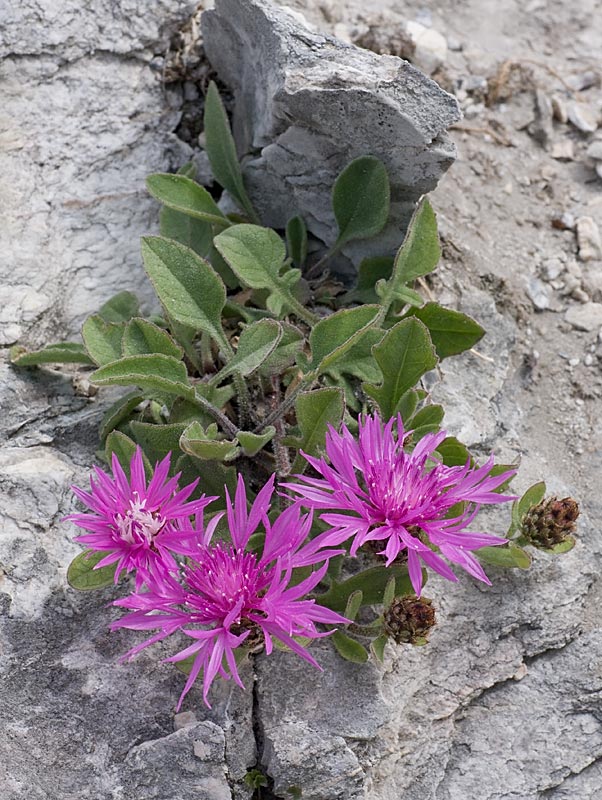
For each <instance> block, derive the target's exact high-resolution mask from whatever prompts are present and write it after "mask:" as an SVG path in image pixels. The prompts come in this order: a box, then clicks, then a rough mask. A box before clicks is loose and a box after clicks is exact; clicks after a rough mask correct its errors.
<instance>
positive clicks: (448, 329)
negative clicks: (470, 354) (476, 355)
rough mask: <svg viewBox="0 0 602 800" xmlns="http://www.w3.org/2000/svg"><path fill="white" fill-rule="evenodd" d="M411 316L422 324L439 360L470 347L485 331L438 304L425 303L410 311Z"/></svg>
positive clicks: (476, 323) (470, 318) (469, 320)
mask: <svg viewBox="0 0 602 800" xmlns="http://www.w3.org/2000/svg"><path fill="white" fill-rule="evenodd" d="M412 316H414V317H416V318H417V319H419V320H420V321H421V322H424V324H425V325H426V327H427V328H428V329H429V333H430V334H431V339H432V341H433V344H434V345H435V350H436V351H437V355H438V356H439V358H448V357H449V356H455V355H457V354H458V353H463V352H464V351H465V350H470V348H471V347H474V345H475V344H476V343H477V342H478V341H479V340H480V339H482V338H483V336H484V335H485V330H484V329H483V328H481V326H480V325H479V323H478V322H475V320H474V319H472V317H469V316H467V315H466V314H461V313H460V312H459V311H454V310H453V309H451V308H443V306H440V305H439V304H438V303H427V304H426V305H425V306H423V307H422V308H415V309H412Z"/></svg>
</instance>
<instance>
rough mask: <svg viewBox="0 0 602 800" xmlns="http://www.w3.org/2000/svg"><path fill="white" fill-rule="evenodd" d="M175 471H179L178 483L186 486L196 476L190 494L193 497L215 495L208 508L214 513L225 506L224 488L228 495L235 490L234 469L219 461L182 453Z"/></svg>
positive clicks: (232, 493)
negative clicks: (204, 459) (194, 486)
mask: <svg viewBox="0 0 602 800" xmlns="http://www.w3.org/2000/svg"><path fill="white" fill-rule="evenodd" d="M176 472H181V473H182V477H181V478H180V485H181V486H186V485H187V484H189V483H192V482H193V481H194V480H196V479H197V478H198V479H199V482H198V484H197V487H196V489H195V491H194V493H193V495H192V497H193V498H197V497H200V496H201V494H206V495H212V496H216V497H217V500H214V501H213V502H212V503H211V506H210V508H209V510H210V511H211V513H215V512H216V511H219V510H220V509H223V508H225V507H226V499H225V494H224V488H227V489H228V492H229V493H230V497H234V493H235V492H236V474H237V473H236V470H235V469H234V467H227V466H225V465H224V464H221V463H220V462H219V461H211V462H210V463H207V461H203V460H201V459H198V458H194V457H193V456H188V455H182V456H180V458H179V459H178V463H177V465H176Z"/></svg>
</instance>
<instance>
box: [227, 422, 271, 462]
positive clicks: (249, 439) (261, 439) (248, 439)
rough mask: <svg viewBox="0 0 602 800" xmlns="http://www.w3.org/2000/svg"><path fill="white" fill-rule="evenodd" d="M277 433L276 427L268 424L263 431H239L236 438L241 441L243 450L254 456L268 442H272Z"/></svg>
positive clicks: (246, 453) (247, 454)
mask: <svg viewBox="0 0 602 800" xmlns="http://www.w3.org/2000/svg"><path fill="white" fill-rule="evenodd" d="M275 435H276V428H274V426H273V425H268V427H267V428H266V429H265V430H264V432H263V433H249V431H239V432H238V434H237V436H236V438H237V439H238V441H239V442H240V446H241V447H242V451H243V453H244V454H245V455H246V456H249V457H250V458H252V457H253V456H256V455H257V453H259V451H260V450H262V449H263V448H264V447H265V446H266V444H267V443H268V442H271V441H272V439H273V438H274V436H275Z"/></svg>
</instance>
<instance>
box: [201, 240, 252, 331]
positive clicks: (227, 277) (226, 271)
mask: <svg viewBox="0 0 602 800" xmlns="http://www.w3.org/2000/svg"><path fill="white" fill-rule="evenodd" d="M207 260H208V261H209V263H210V264H211V266H212V267H213V269H214V270H215V271H216V272H217V274H218V275H219V276H220V278H221V279H222V280H223V282H224V283H225V284H226V286H227V287H228V289H238V288H239V287H240V281H239V280H238V278H237V277H236V275H235V274H234V273H233V272H232V270H231V269H230V267H229V265H228V264H227V262H226V261H224V259H223V258H222V257H221V255H220V254H219V253H218V252H217V250H216V249H215V247H214V246H213V236H212V237H211V247H210V248H209V255H208V256H207ZM228 302H231V301H230V300H229V301H228ZM247 321H248V320H247ZM251 321H252V320H251Z"/></svg>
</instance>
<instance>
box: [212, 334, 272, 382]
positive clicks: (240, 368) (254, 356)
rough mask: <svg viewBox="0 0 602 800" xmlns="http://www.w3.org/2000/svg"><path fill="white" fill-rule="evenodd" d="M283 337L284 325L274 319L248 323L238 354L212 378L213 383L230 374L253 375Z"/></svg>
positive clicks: (240, 339) (241, 335)
mask: <svg viewBox="0 0 602 800" xmlns="http://www.w3.org/2000/svg"><path fill="white" fill-rule="evenodd" d="M281 338H282V327H281V326H280V323H278V322H276V320H274V319H262V320H260V321H259V322H253V323H252V324H251V325H247V326H246V327H244V328H243V329H242V331H241V334H240V336H239V338H238V347H237V348H236V354H235V355H234V357H233V358H232V359H231V360H230V361H229V362H228V363H227V364H226V366H225V367H224V368H223V369H221V370H220V371H219V372H218V373H217V374H216V375H215V376H214V377H213V378H212V379H211V383H212V384H218V383H221V382H222V381H223V380H224V379H225V378H227V377H228V375H232V374H233V373H234V372H238V373H239V374H240V375H244V376H248V375H252V374H253V373H254V372H255V371H256V370H258V369H259V367H260V366H261V365H262V364H263V363H264V361H265V360H266V359H267V358H268V357H269V356H270V355H271V354H272V353H273V352H274V349H275V348H276V346H277V345H278V342H279V341H280V339H281Z"/></svg>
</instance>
